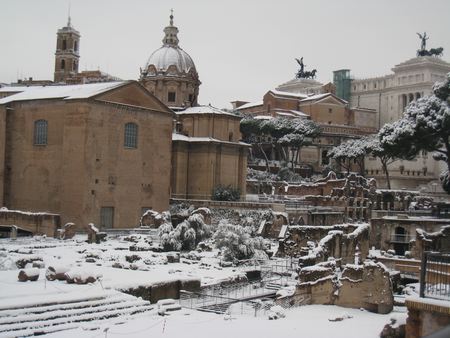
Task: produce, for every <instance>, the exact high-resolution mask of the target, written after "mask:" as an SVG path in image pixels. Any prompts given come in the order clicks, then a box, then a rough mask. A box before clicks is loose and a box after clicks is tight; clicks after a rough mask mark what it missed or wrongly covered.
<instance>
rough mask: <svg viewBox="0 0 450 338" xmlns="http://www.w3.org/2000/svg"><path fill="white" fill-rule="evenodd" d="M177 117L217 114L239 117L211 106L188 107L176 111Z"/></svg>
mask: <svg viewBox="0 0 450 338" xmlns="http://www.w3.org/2000/svg"><path fill="white" fill-rule="evenodd" d="M176 113H177V115H184V114H218V115H228V116H233V117H237V118H240V116H238V115H235V114H233V113H229V112H226V111H224V110H222V109H219V108H216V107H213V106H211V105H207V106H196V107H190V108H187V109H185V110H182V111H177V112H176Z"/></svg>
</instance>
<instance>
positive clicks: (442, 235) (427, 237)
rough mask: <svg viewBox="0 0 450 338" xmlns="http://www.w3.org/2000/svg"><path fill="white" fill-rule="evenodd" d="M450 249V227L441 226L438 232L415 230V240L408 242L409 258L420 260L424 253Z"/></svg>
mask: <svg viewBox="0 0 450 338" xmlns="http://www.w3.org/2000/svg"><path fill="white" fill-rule="evenodd" d="M449 248H450V225H445V226H442V227H441V229H440V230H439V231H436V232H432V233H428V232H426V231H424V230H422V229H416V238H415V239H414V240H412V241H411V242H410V250H411V256H412V257H413V258H415V259H422V254H423V253H424V252H425V251H434V252H445V251H448V250H449Z"/></svg>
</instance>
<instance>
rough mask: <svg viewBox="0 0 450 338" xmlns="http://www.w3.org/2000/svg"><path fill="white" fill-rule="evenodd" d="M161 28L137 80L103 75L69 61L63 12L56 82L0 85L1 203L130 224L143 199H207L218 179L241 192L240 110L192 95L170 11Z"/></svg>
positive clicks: (73, 55)
mask: <svg viewBox="0 0 450 338" xmlns="http://www.w3.org/2000/svg"><path fill="white" fill-rule="evenodd" d="M164 33H165V37H164V40H163V41H164V45H163V47H161V48H159V49H158V50H156V51H155V52H154V53H153V54H152V55H151V57H150V58H149V60H148V62H147V65H146V68H145V70H143V71H142V72H141V78H140V82H136V81H127V82H124V81H119V82H117V81H116V82H110V81H112V80H113V78H110V77H107V76H106V75H107V74H104V73H101V72H99V71H92V72H91V71H84V72H79V71H78V65H79V58H80V54H79V46H80V45H79V43H80V33H79V32H78V31H77V30H75V29H74V28H73V26H72V24H71V22H70V18H69V21H68V24H67V25H66V26H65V27H63V28H62V29H59V30H58V32H57V48H56V53H55V72H54V82H55V83H51V82H45V83H40V81H34V80H32V79H30V80H29V81H28V82H27V83H20V85H19V86H16V87H12V86H5V87H1V88H0V140H1V141H0V206H5V207H7V208H8V209H18V210H27V211H34V212H51V213H55V214H60V215H61V221H62V223H63V224H65V223H68V222H71V223H75V225H76V227H77V228H78V229H81V228H83V227H85V226H86V225H87V224H88V223H94V224H95V225H97V226H99V227H100V228H129V227H135V226H136V225H137V224H138V222H139V219H140V217H141V216H142V213H143V212H144V211H146V210H148V209H153V210H156V211H159V212H162V211H165V210H168V208H169V200H170V197H171V196H172V197H174V198H183V199H184V198H197V199H198V198H201V199H210V198H211V195H212V192H213V189H214V188H216V187H218V186H231V187H233V188H235V189H239V190H240V192H241V196H245V187H246V185H245V178H246V168H247V150H248V145H246V144H244V143H241V142H240V141H239V140H240V138H241V135H240V131H239V121H240V118H239V117H238V116H236V115H233V114H230V113H227V112H225V111H221V110H219V109H216V108H213V107H211V106H199V105H198V104H197V99H198V93H199V85H200V80H199V78H198V74H197V71H196V68H195V65H194V62H193V60H192V59H191V58H190V56H189V55H188V54H187V53H186V52H184V51H183V50H182V49H181V48H180V47H179V46H178V38H177V33H178V29H177V27H175V26H174V25H173V16H171V18H170V25H169V26H168V27H166V28H165V29H164ZM56 83H58V84H60V85H56ZM78 83H82V84H78ZM87 83H89V84H87ZM75 84H77V85H75ZM168 106H170V107H171V108H172V109H170V108H169V107H168ZM174 111H176V113H174Z"/></svg>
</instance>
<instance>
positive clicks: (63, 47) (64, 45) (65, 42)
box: [62, 40, 67, 50]
mask: <svg viewBox="0 0 450 338" xmlns="http://www.w3.org/2000/svg"><path fill="white" fill-rule="evenodd" d="M62 49H63V50H66V49H67V41H66V40H63V45H62Z"/></svg>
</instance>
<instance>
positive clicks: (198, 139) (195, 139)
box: [172, 133, 250, 147]
mask: <svg viewBox="0 0 450 338" xmlns="http://www.w3.org/2000/svg"><path fill="white" fill-rule="evenodd" d="M172 141H184V142H213V143H227V144H239V145H243V146H248V147H250V145H249V144H247V143H245V142H230V141H222V140H219V139H216V138H213V137H191V136H186V135H182V134H178V133H173V134H172Z"/></svg>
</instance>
